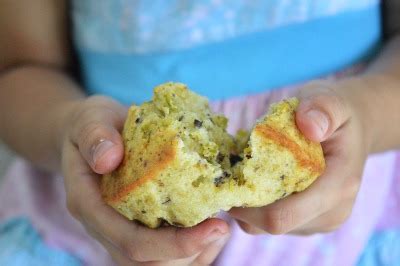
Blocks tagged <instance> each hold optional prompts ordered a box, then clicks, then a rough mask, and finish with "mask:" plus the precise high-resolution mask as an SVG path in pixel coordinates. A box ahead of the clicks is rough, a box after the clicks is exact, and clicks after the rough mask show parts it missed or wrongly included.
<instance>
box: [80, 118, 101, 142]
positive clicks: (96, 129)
mask: <svg viewBox="0 0 400 266" xmlns="http://www.w3.org/2000/svg"><path fill="white" fill-rule="evenodd" d="M104 135H105V129H104V126H103V125H102V124H101V123H99V122H89V123H87V124H86V125H84V126H83V127H82V129H81V131H80V133H79V136H80V143H79V146H80V147H81V146H82V147H86V146H87V145H89V146H90V145H91V144H92V143H94V142H96V141H99V140H100V139H101V138H103V137H104Z"/></svg>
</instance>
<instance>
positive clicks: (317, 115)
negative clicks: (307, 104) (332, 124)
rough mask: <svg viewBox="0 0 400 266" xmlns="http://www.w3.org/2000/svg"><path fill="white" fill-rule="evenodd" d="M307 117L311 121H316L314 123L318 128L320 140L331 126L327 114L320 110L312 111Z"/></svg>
mask: <svg viewBox="0 0 400 266" xmlns="http://www.w3.org/2000/svg"><path fill="white" fill-rule="evenodd" d="M306 115H307V116H308V118H309V119H311V120H312V121H314V123H315V124H316V125H317V126H318V133H317V134H318V136H319V137H320V138H322V137H323V136H324V135H325V134H326V132H327V131H328V126H329V121H328V117H327V116H326V114H324V113H323V112H321V111H319V110H316V109H311V110H309V111H308V112H307V113H306Z"/></svg>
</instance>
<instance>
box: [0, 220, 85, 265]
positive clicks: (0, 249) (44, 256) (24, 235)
mask: <svg viewBox="0 0 400 266" xmlns="http://www.w3.org/2000/svg"><path fill="white" fill-rule="evenodd" d="M0 265H7V266H27V265H29V266H43V265H46V266H80V265H82V263H81V262H80V261H79V260H78V259H77V258H75V257H73V256H72V255H70V254H68V253H67V252H65V251H62V250H55V249H52V248H50V247H47V246H46V245H45V244H44V243H43V241H42V239H41V238H40V236H39V234H38V232H37V231H36V230H35V229H34V228H33V227H32V225H31V223H30V222H29V220H28V219H25V218H13V219H11V220H9V221H7V222H6V223H4V224H0Z"/></svg>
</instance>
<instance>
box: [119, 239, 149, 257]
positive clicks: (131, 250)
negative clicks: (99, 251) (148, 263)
mask: <svg viewBox="0 0 400 266" xmlns="http://www.w3.org/2000/svg"><path fill="white" fill-rule="evenodd" d="M120 248H121V250H122V252H123V253H124V254H125V256H126V257H127V258H128V259H130V260H131V261H138V262H145V259H144V257H143V255H142V252H141V251H140V248H138V247H137V246H136V245H135V244H134V243H133V242H131V241H127V242H123V243H121V245H120Z"/></svg>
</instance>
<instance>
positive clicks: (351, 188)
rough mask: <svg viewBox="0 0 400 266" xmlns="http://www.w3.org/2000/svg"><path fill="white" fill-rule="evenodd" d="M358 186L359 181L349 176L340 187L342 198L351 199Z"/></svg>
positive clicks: (355, 193)
mask: <svg viewBox="0 0 400 266" xmlns="http://www.w3.org/2000/svg"><path fill="white" fill-rule="evenodd" d="M359 188H360V182H359V180H358V179H357V178H349V181H347V182H346V183H345V186H344V188H343V189H342V200H345V201H347V200H352V199H354V198H355V197H356V195H357V193H358V190H359Z"/></svg>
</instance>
